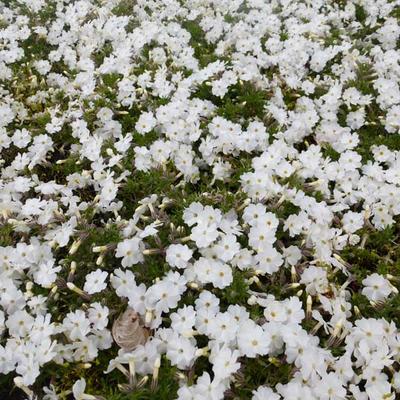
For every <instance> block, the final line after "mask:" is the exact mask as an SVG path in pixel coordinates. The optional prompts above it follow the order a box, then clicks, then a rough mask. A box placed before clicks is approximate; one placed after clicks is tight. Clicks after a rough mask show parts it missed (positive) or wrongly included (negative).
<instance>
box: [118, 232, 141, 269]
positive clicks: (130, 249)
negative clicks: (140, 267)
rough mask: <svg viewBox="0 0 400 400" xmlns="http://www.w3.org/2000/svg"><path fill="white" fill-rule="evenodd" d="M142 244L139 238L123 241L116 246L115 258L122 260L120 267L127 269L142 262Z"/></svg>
mask: <svg viewBox="0 0 400 400" xmlns="http://www.w3.org/2000/svg"><path fill="white" fill-rule="evenodd" d="M143 250H144V244H143V242H142V240H141V239H139V238H135V237H134V238H132V239H125V240H124V241H122V242H119V243H118V245H117V251H116V253H115V256H116V257H123V258H122V262H121V264H122V266H123V267H125V268H127V267H131V266H132V265H135V264H138V263H141V262H143V261H144V257H143Z"/></svg>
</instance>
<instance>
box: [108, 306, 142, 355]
mask: <svg viewBox="0 0 400 400" xmlns="http://www.w3.org/2000/svg"><path fill="white" fill-rule="evenodd" d="M112 335H113V338H114V340H115V342H116V343H117V345H118V346H119V347H121V349H123V350H124V351H132V350H134V349H135V348H136V347H137V346H139V345H142V344H145V343H146V341H147V339H148V337H149V336H150V330H149V329H148V328H146V327H145V326H144V323H143V321H142V320H141V318H140V316H139V314H138V313H137V312H136V311H135V310H133V309H132V308H130V307H128V308H127V309H126V310H125V311H124V312H123V313H122V314H121V315H120V316H119V317H118V318H117V319H116V320H115V321H114V324H113V327H112Z"/></svg>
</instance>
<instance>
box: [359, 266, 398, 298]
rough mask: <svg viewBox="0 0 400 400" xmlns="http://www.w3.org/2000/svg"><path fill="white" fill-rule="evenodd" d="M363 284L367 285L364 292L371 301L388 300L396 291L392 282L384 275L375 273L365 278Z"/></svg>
mask: <svg viewBox="0 0 400 400" xmlns="http://www.w3.org/2000/svg"><path fill="white" fill-rule="evenodd" d="M362 284H363V285H364V286H365V287H364V288H363V290H362V292H361V293H362V294H363V295H364V296H366V297H367V298H368V300H370V301H374V302H378V301H384V300H386V299H387V298H388V297H389V295H390V294H391V293H392V292H393V291H394V289H393V286H392V285H391V283H390V282H389V281H388V280H387V279H385V278H384V277H383V276H382V275H379V274H377V273H373V274H371V275H368V276H367V277H366V278H365V279H363V281H362Z"/></svg>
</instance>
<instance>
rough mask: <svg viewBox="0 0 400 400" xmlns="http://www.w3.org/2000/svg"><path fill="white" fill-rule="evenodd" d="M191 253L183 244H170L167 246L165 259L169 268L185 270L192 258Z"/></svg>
mask: <svg viewBox="0 0 400 400" xmlns="http://www.w3.org/2000/svg"><path fill="white" fill-rule="evenodd" d="M192 255H193V251H192V250H190V249H189V247H188V246H186V245H184V244H171V245H170V246H168V248H167V251H166V255H165V259H166V261H167V263H168V264H169V265H171V267H176V268H185V267H186V266H187V264H188V261H189V260H190V259H191V258H192Z"/></svg>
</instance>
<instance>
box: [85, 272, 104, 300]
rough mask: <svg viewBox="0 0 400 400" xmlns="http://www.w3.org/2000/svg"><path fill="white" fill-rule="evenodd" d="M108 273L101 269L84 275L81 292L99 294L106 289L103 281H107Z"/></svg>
mask: <svg viewBox="0 0 400 400" xmlns="http://www.w3.org/2000/svg"><path fill="white" fill-rule="evenodd" d="M107 276H108V273H107V272H105V271H102V270H101V269H96V271H93V272H90V273H89V274H87V275H86V281H85V285H84V286H83V290H84V291H85V292H87V293H89V294H94V293H98V292H101V291H102V290H104V289H105V288H106V287H107V283H106V282H105V280H106V279H107Z"/></svg>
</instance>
